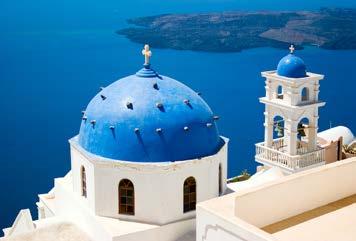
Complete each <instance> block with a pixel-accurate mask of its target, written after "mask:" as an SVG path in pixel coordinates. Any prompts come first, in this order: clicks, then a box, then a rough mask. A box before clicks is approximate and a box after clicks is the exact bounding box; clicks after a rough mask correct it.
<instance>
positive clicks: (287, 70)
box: [277, 53, 307, 78]
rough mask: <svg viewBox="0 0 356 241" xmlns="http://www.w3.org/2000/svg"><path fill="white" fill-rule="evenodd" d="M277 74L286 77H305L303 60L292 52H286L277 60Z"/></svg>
mask: <svg viewBox="0 0 356 241" xmlns="http://www.w3.org/2000/svg"><path fill="white" fill-rule="evenodd" d="M277 74H278V75H280V76H284V77H288V78H303V77H307V71H306V66H305V63H304V61H303V60H302V59H301V58H299V57H297V56H295V55H294V54H292V53H291V54H288V55H287V56H285V57H284V58H282V59H281V60H280V61H279V63H278V67H277Z"/></svg>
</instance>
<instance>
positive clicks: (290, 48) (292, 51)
mask: <svg viewBox="0 0 356 241" xmlns="http://www.w3.org/2000/svg"><path fill="white" fill-rule="evenodd" d="M289 50H290V53H291V54H292V53H294V50H295V48H294V45H293V44H292V45H291V46H290V47H289Z"/></svg>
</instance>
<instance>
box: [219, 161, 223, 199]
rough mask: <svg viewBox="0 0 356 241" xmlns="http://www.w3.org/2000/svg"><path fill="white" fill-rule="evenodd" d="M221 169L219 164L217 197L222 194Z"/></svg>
mask: <svg viewBox="0 0 356 241" xmlns="http://www.w3.org/2000/svg"><path fill="white" fill-rule="evenodd" d="M222 189H223V187H222V168H221V163H220V164H219V195H221V194H222V191H223V190H222Z"/></svg>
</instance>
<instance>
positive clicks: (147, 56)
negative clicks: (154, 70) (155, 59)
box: [142, 44, 152, 66]
mask: <svg viewBox="0 0 356 241" xmlns="http://www.w3.org/2000/svg"><path fill="white" fill-rule="evenodd" d="M142 55H143V56H145V64H144V65H145V66H146V65H150V58H151V56H152V52H151V50H150V46H149V45H148V44H145V46H144V47H143V50H142Z"/></svg>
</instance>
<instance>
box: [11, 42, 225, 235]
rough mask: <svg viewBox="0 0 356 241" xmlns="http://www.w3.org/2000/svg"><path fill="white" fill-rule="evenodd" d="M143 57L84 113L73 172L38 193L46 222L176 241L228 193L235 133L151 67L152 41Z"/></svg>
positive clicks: (74, 149) (74, 150)
mask: <svg viewBox="0 0 356 241" xmlns="http://www.w3.org/2000/svg"><path fill="white" fill-rule="evenodd" d="M143 55H144V56H145V64H144V68H143V69H141V70H139V71H138V72H137V73H136V74H134V75H131V76H128V77H126V78H123V79H120V80H118V81H116V82H114V83H113V84H111V85H110V86H108V87H106V88H103V89H102V90H101V91H100V93H98V94H97V95H96V96H95V97H94V98H93V99H92V100H91V102H90V103H89V105H88V107H87V109H86V110H85V111H84V112H83V117H82V122H81V128H80V133H79V135H78V136H76V137H74V138H72V139H71V140H70V141H69V142H70V149H71V171H70V172H69V173H68V174H67V175H66V176H65V177H63V178H57V179H55V183H54V188H53V189H52V190H51V191H50V192H49V193H48V194H43V195H39V199H40V200H39V202H38V203H37V206H38V213H39V218H40V220H39V223H40V224H39V225H40V226H41V225H42V224H43V223H44V222H43V221H44V220H58V222H71V223H74V224H75V226H77V227H78V228H79V229H81V230H83V231H84V232H85V233H86V234H87V235H88V236H89V237H90V238H91V239H92V240H100V241H112V240H115V241H121V240H123V241H128V240H136V241H137V240H153V241H156V240H160V241H173V240H177V239H178V238H180V237H183V236H184V235H188V236H189V235H190V236H192V235H191V234H190V233H192V234H193V237H194V233H195V206H196V203H197V202H202V201H205V200H208V199H212V198H215V197H218V196H219V195H220V194H222V193H223V192H224V191H225V189H226V175H227V146H228V139H226V138H224V137H221V136H220V135H219V133H218V129H217V125H216V121H217V120H218V117H217V116H215V115H213V113H212V111H211V110H210V108H209V106H208V105H207V104H206V103H205V102H204V100H203V99H202V98H201V97H200V95H199V94H198V93H196V92H194V91H193V90H191V89H190V88H188V87H187V86H185V85H183V84H182V83H180V82H178V81H176V80H174V79H171V78H169V77H166V76H163V75H159V74H158V73H157V72H156V71H154V70H153V69H152V68H151V67H150V63H149V59H150V56H151V52H150V50H149V47H148V46H145V49H144V50H143ZM42 226H43V225H42ZM10 231H11V230H7V233H11V232H10Z"/></svg>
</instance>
